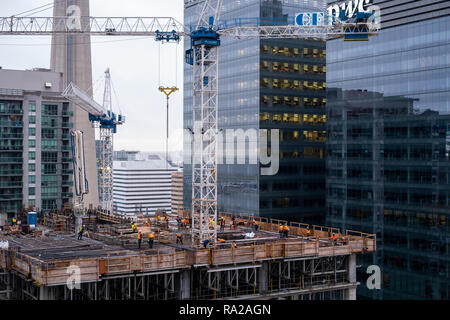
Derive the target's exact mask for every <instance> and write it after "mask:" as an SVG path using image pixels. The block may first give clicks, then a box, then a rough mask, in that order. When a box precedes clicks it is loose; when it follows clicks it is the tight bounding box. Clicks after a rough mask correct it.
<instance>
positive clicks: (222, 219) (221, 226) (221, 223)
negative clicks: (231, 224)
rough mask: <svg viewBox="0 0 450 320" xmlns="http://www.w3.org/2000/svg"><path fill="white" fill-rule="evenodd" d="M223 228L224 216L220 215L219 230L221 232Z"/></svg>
mask: <svg viewBox="0 0 450 320" xmlns="http://www.w3.org/2000/svg"><path fill="white" fill-rule="evenodd" d="M224 230H225V218H224V217H220V232H223V231H224Z"/></svg>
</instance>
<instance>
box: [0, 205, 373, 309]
mask: <svg viewBox="0 0 450 320" xmlns="http://www.w3.org/2000/svg"><path fill="white" fill-rule="evenodd" d="M223 217H224V218H225V220H226V222H227V227H226V230H224V231H223V232H222V233H219V234H222V235H223V236H227V237H229V238H231V240H228V241H226V242H225V243H224V244H222V245H220V246H216V247H211V248H194V247H191V246H190V245H189V244H185V245H177V244H175V243H174V241H173V240H172V239H173V238H172V237H171V236H170V234H169V233H167V234H169V236H168V237H167V238H164V239H162V238H161V241H157V243H156V244H155V247H154V248H153V249H148V248H147V249H146V248H145V241H144V242H143V246H142V248H141V249H138V248H137V247H136V245H135V244H133V245H132V246H130V244H128V245H117V244H114V243H113V240H114V239H115V238H114V237H113V236H111V235H104V234H100V233H95V232H90V237H89V238H84V239H83V240H77V239H76V237H75V236H74V235H71V234H66V235H61V234H52V235H48V236H39V237H25V236H22V237H21V236H9V237H7V238H6V239H7V240H8V241H9V248H8V249H7V250H0V268H1V269H2V270H3V271H4V272H3V277H2V278H1V279H0V283H2V286H3V288H5V289H4V290H3V292H6V293H7V295H8V297H10V298H11V297H12V298H16V299H24V298H30V297H32V298H35V299H82V300H83V299H94V300H96V299H106V300H109V299H230V298H231V299H240V298H246V299H249V298H258V299H264V298H267V299H269V298H273V297H279V298H281V297H294V296H296V297H297V298H298V297H302V298H303V297H311V295H314V294H316V293H317V294H319V297H322V298H325V296H327V297H328V298H341V299H352V297H353V296H354V294H353V292H354V290H355V288H356V286H357V285H358V283H357V281H356V271H355V268H356V255H357V254H362V253H364V252H373V251H375V250H376V247H375V242H376V241H375V240H376V239H375V235H372V234H365V233H361V232H357V231H345V232H344V233H340V231H339V230H338V229H334V228H327V227H320V226H308V225H304V224H300V223H288V224H289V229H290V230H289V237H288V238H282V239H280V238H279V236H278V227H279V225H280V224H287V222H286V221H279V220H266V219H263V218H260V219H259V222H258V223H259V230H258V231H255V237H254V238H253V239H245V238H244V239H242V237H236V235H239V234H243V233H246V232H248V231H250V230H251V223H252V222H253V221H254V218H249V217H245V216H231V215H228V214H224V215H223ZM232 217H234V221H235V222H236V224H237V225H238V226H237V230H234V229H232V228H231V227H230V226H231V219H232ZM116 223H119V221H117V222H116ZM307 229H309V230H311V231H312V232H310V234H309V235H307V232H306V230H307ZM161 233H163V231H161ZM330 234H331V235H334V236H335V237H330ZM337 235H339V237H337ZM122 236H123V235H122ZM131 236H132V237H135V235H131ZM125 237H128V236H125ZM233 237H234V238H233ZM95 239H104V240H102V241H100V240H95ZM105 239H112V240H111V241H109V242H108V241H106V240H105ZM127 239H133V240H128V241H132V242H133V243H135V241H136V240H135V238H129V237H128V238H127ZM121 241H122V242H120V243H124V242H123V240H121ZM74 270H76V273H74ZM74 275H76V276H78V275H79V277H78V278H76V280H77V283H78V284H79V288H78V289H70V286H69V285H68V284H70V283H72V282H73V281H74ZM6 278H7V279H6ZM18 288H20V289H18ZM320 288H321V289H320ZM277 294H278V296H277ZM332 296H333V297H332Z"/></svg>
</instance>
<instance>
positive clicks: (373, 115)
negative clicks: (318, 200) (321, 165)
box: [327, 0, 450, 299]
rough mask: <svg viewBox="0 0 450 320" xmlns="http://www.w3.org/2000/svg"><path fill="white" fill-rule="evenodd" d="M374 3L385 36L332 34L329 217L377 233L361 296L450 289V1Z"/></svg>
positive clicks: (362, 273) (437, 295) (435, 294)
mask: <svg viewBox="0 0 450 320" xmlns="http://www.w3.org/2000/svg"><path fill="white" fill-rule="evenodd" d="M329 3H336V1H329ZM371 4H377V5H379V6H380V7H381V22H382V24H381V30H380V32H379V34H378V35H377V36H374V37H371V38H370V40H369V41H368V42H344V41H343V40H342V39H334V40H330V41H328V42H327V86H328V91H327V118H328V123H327V131H328V136H327V224H328V225H332V226H335V227H342V228H345V229H355V230H360V231H366V232H370V233H376V234H377V252H376V253H374V254H373V255H365V256H364V257H363V259H362V260H361V261H359V264H361V268H359V274H358V281H360V282H361V283H362V285H361V286H359V287H358V298H360V299H362V298H370V299H448V298H449V289H450V281H449V241H450V237H449V230H448V223H449V216H450V157H449V152H450V16H449V15H448V14H449V12H450V2H448V1H445V2H442V1H414V2H412V1H396V0H393V1H371ZM369 265H378V266H379V267H380V268H381V272H382V283H381V290H376V289H375V290H369V289H368V288H367V287H366V286H365V279H366V278H367V277H368V275H367V274H366V268H367V266H369Z"/></svg>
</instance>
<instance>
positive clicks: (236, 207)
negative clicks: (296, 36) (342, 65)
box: [183, 0, 326, 222]
mask: <svg viewBox="0 0 450 320" xmlns="http://www.w3.org/2000/svg"><path fill="white" fill-rule="evenodd" d="M324 3H325V1H303V0H302V1H299V0H289V1H276V0H270V1H267V0H248V1H237V0H229V1H224V2H223V7H222V10H221V18H220V19H221V21H222V22H224V21H229V20H232V19H235V18H260V19H261V21H264V18H268V20H271V19H272V18H276V19H277V20H278V21H282V20H285V21H286V23H292V21H293V18H294V16H295V14H296V13H298V12H301V11H318V10H322V9H321V8H323V6H324ZM199 6H200V5H199V4H197V5H194V6H190V5H188V4H187V5H186V7H185V24H186V25H195V22H196V19H197V16H198V13H199V12H200V8H199ZM188 48H190V43H189V40H186V42H185V49H188ZM325 54H326V53H325V42H323V41H319V40H317V39H303V40H292V39H291V40H286V39H285V40H277V39H271V40H260V39H258V38H254V39H234V38H231V37H223V38H221V46H220V48H219V59H220V62H219V128H220V129H222V132H225V130H227V129H236V130H237V129H242V130H243V131H247V130H249V129H250V130H252V129H253V130H259V129H279V130H280V167H279V171H278V173H277V174H276V175H273V176H263V175H260V166H259V164H250V163H249V160H248V159H249V157H250V156H249V154H247V153H246V155H245V160H246V163H245V164H237V163H236V162H237V161H235V164H228V163H226V164H219V165H218V208H219V210H220V211H227V212H236V213H246V214H255V215H263V216H271V217H279V218H288V219H296V220H299V219H300V220H301V219H302V218H305V219H308V218H309V219H317V220H310V222H316V221H320V219H321V218H323V214H324V212H325V209H324V197H325V192H324V190H325V162H324V145H325V141H324V139H325V123H326V115H325V102H326V94H325V86H326V83H325ZM184 73H185V83H184V86H185V87H184V89H185V90H184V94H185V97H184V127H185V128H192V120H191V119H192V67H191V66H189V65H185V72H184ZM256 132H258V131H256ZM224 136H225V135H224ZM251 139H254V138H250V139H249V140H248V146H250V143H251V142H254V143H257V141H253V140H251ZM256 140H257V136H256ZM224 141H225V146H226V147H227V148H228V147H229V146H228V145H232V143H233V142H231V141H226V138H225V137H224ZM186 143H187V142H185V150H187V147H188V146H187V145H186ZM249 152H255V153H256V152H257V150H250V151H249ZM225 162H226V161H225V159H224V160H223V161H222V163H225ZM183 171H184V176H183V179H184V206H186V207H190V205H191V188H192V187H191V173H192V172H191V166H190V165H189V164H187V163H186V158H185V164H184V170H183Z"/></svg>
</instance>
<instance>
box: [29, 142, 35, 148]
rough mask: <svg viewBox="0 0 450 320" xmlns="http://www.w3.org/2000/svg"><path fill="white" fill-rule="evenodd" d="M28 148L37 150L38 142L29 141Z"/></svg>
mask: <svg viewBox="0 0 450 320" xmlns="http://www.w3.org/2000/svg"><path fill="white" fill-rule="evenodd" d="M28 146H29V147H30V148H35V147H36V140H28Z"/></svg>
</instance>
